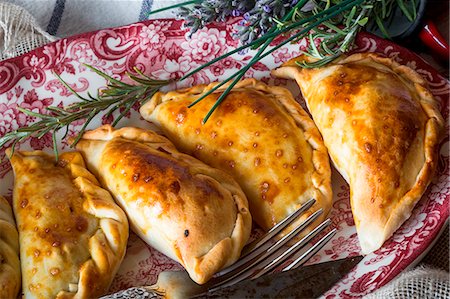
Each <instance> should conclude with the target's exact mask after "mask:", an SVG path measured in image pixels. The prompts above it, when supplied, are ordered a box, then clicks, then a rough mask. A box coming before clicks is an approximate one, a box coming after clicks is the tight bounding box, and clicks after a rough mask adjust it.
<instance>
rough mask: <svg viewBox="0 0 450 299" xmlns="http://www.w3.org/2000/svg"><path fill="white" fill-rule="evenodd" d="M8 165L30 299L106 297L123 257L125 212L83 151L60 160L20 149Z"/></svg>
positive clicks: (24, 273)
mask: <svg viewBox="0 0 450 299" xmlns="http://www.w3.org/2000/svg"><path fill="white" fill-rule="evenodd" d="M6 153H7V155H8V156H9V155H10V154H11V151H10V150H7V152H6ZM10 160H11V164H12V166H13V170H14V174H15V183H14V193H13V209H14V214H15V217H16V221H17V228H18V231H19V242H20V259H21V266H22V286H23V294H24V296H25V298H95V297H99V296H101V295H103V294H105V293H106V292H107V290H108V288H109V285H110V284H111V281H112V279H113V278H114V275H115V273H116V272H117V270H118V268H119V266H120V264H121V262H122V260H123V257H124V255H125V250H126V245H127V240H128V221H127V218H126V215H125V213H124V212H123V211H122V210H121V209H120V207H119V206H117V205H116V203H115V202H114V200H113V198H112V197H111V195H110V194H109V192H108V191H106V190H104V189H102V188H101V187H100V186H99V183H98V181H97V179H96V178H95V177H94V175H93V174H91V173H90V172H89V171H88V170H87V169H86V167H85V164H84V161H83V157H82V156H81V154H80V153H78V152H68V153H63V154H61V155H60V156H59V161H58V162H57V163H55V158H54V157H52V156H49V155H47V154H46V153H44V152H42V151H32V152H19V151H16V152H14V154H13V155H12V156H11V157H10Z"/></svg>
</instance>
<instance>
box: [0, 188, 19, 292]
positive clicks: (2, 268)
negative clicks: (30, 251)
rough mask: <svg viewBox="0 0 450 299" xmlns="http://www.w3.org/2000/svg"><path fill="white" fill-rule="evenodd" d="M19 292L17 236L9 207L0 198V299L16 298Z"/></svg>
mask: <svg viewBox="0 0 450 299" xmlns="http://www.w3.org/2000/svg"><path fill="white" fill-rule="evenodd" d="M19 290H20V261H19V234H18V233H17V229H16V224H15V223H14V218H13V214H12V211H11V207H10V206H9V203H8V202H7V201H6V199H4V198H3V197H1V196H0V298H17V295H18V294H19Z"/></svg>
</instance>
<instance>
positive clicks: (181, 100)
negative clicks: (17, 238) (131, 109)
mask: <svg viewBox="0 0 450 299" xmlns="http://www.w3.org/2000/svg"><path fill="white" fill-rule="evenodd" d="M216 85H217V83H212V84H210V85H199V86H194V87H192V88H188V89H183V90H179V91H172V92H168V93H161V92H159V93H156V94H155V95H154V97H153V98H152V99H151V100H150V101H149V102H148V103H147V104H145V105H144V106H142V108H141V110H140V112H141V115H142V116H143V117H144V119H146V120H148V121H151V122H153V123H155V124H156V125H158V126H159V127H160V128H161V129H162V130H163V132H164V134H166V135H167V137H168V138H169V139H170V140H172V141H173V142H174V143H175V145H176V146H177V147H178V148H179V149H181V150H182V151H183V152H186V153H188V154H192V155H194V156H195V157H197V158H199V159H200V160H202V161H203V162H205V163H207V164H209V165H211V166H213V167H217V168H220V169H223V170H225V171H226V172H228V173H229V174H231V175H232V176H233V177H234V178H235V179H236V181H237V182H238V183H239V184H240V185H241V187H242V189H243V190H244V192H245V193H246V195H247V197H248V199H249V205H250V212H251V213H252V217H253V218H254V220H255V221H256V222H257V223H258V224H259V225H260V226H261V227H262V228H264V229H266V230H267V229H269V228H271V227H272V226H273V225H275V224H276V223H277V222H279V221H281V220H282V219H283V218H285V217H286V216H288V215H289V214H291V213H292V212H294V211H295V210H297V209H298V208H299V207H300V206H301V205H302V204H303V203H305V202H306V201H307V200H309V199H311V198H315V199H316V200H317V202H316V204H315V205H314V206H313V208H311V209H310V211H309V213H312V212H313V211H315V210H317V209H319V208H323V209H324V213H323V214H322V216H321V217H319V218H320V219H318V220H317V221H316V223H319V222H320V221H322V220H323V219H324V218H325V217H326V215H327V213H328V211H329V210H330V207H331V200H332V192H331V171H330V165H329V160H328V154H327V150H326V148H325V146H324V144H323V141H322V138H321V136H320V134H319V131H318V130H317V128H316V126H315V125H314V123H313V121H312V120H311V119H310V118H309V116H308V115H307V114H306V112H305V111H304V110H303V109H302V108H301V106H300V105H299V104H298V103H297V102H296V101H295V100H294V98H293V96H292V94H291V93H290V92H289V90H287V89H285V88H282V87H275V86H268V85H266V84H264V83H262V82H259V81H257V80H255V79H246V80H243V81H241V82H239V83H238V84H237V85H236V86H235V87H234V88H233V90H232V91H231V92H230V93H229V94H228V96H227V98H226V99H225V101H224V102H223V103H222V104H221V105H220V106H219V107H218V109H217V110H216V111H215V112H214V113H213V114H212V116H211V118H210V119H209V120H208V121H207V122H206V124H204V125H202V119H203V117H204V116H205V115H206V113H207V112H208V110H209V109H210V108H211V106H212V105H213V104H214V102H215V101H216V100H217V98H218V97H219V96H220V95H221V93H222V92H223V90H224V89H225V88H226V87H227V85H225V86H223V87H221V88H219V89H218V90H217V91H216V92H214V93H213V94H211V95H209V96H208V97H206V98H205V99H203V100H202V101H201V102H199V103H198V104H196V105H195V106H193V107H191V108H188V107H187V106H188V105H189V104H191V103H192V102H193V101H195V100H196V99H198V98H199V97H200V96H202V95H203V94H204V93H205V92H207V91H208V90H211V89H212V88H214V87H215V86H216ZM309 213H306V214H305V215H304V216H303V217H302V218H301V219H304V218H305V217H306V216H308V215H309ZM301 219H299V221H301ZM311 227H312V226H311Z"/></svg>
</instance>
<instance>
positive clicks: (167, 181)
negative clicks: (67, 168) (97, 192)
mask: <svg viewBox="0 0 450 299" xmlns="http://www.w3.org/2000/svg"><path fill="white" fill-rule="evenodd" d="M77 149H79V150H80V151H81V152H82V153H83V155H84V157H85V158H86V161H87V163H88V167H89V168H90V169H91V170H92V171H93V172H94V173H96V174H97V175H98V177H99V178H100V179H101V181H102V184H103V185H104V186H105V187H107V188H108V189H109V190H110V191H111V193H112V194H113V195H114V197H115V198H116V200H117V202H118V203H119V204H120V205H121V206H122V208H123V209H124V210H125V212H126V213H127V215H128V218H129V220H130V223H131V227H132V228H133V230H134V232H136V233H137V234H138V235H139V236H140V237H141V238H142V239H143V240H145V241H146V242H147V243H148V244H150V245H151V246H153V247H155V248H156V249H158V250H159V251H161V252H162V253H164V254H166V255H167V256H169V257H171V258H172V259H174V260H176V261H178V262H180V263H181V264H182V265H183V266H184V267H185V269H186V270H187V271H188V273H189V275H190V276H191V278H192V279H193V280H194V281H196V282H197V283H199V284H202V283H205V282H206V281H207V280H208V279H210V278H211V277H212V275H214V274H215V273H216V272H218V271H219V270H220V269H221V268H223V267H224V266H227V265H230V264H231V263H233V262H235V261H236V260H237V259H238V258H239V256H240V253H241V250H242V248H243V246H244V245H245V243H246V242H247V240H248V238H249V236H250V231H251V225H252V224H251V216H250V212H249V211H248V203H247V199H246V197H245V195H244V193H243V192H242V190H241V189H240V187H239V185H238V184H237V183H236V182H235V181H234V180H233V179H232V178H231V177H230V176H228V175H227V174H226V173H224V172H222V171H220V170H218V169H214V168H212V167H209V166H207V165H205V164H204V163H202V162H200V161H199V160H197V159H194V158H193V157H190V156H188V155H185V154H182V153H179V152H178V151H177V150H176V149H175V147H174V146H173V145H172V143H170V141H168V140H167V139H166V138H164V137H162V136H160V135H158V134H156V133H154V132H152V131H146V130H142V129H138V128H131V127H130V128H122V129H119V130H114V129H113V128H112V127H111V126H103V127H100V128H98V129H96V130H93V131H89V132H86V133H85V134H84V135H83V137H82V139H81V140H80V141H79V143H78V144H77Z"/></svg>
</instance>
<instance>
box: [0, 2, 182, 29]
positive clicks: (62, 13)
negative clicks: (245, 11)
mask: <svg viewBox="0 0 450 299" xmlns="http://www.w3.org/2000/svg"><path fill="white" fill-rule="evenodd" d="M0 2H10V3H13V4H17V5H19V6H22V7H23V8H25V9H26V10H27V11H28V12H29V13H30V14H31V15H33V17H35V18H36V21H37V23H38V25H39V26H40V27H41V28H43V29H45V30H46V31H47V32H48V33H49V34H51V35H54V36H58V37H67V36H70V35H74V34H78V33H82V32H88V31H93V30H98V29H102V28H109V27H117V26H122V25H126V24H131V23H135V22H138V21H143V20H146V19H147V18H148V17H147V13H148V12H149V11H151V10H154V9H159V8H162V7H165V6H169V5H173V4H176V3H179V2H181V1H177V0H172V1H168V0H3V1H1V0H0ZM171 17H174V14H173V12H162V13H158V14H155V15H154V16H152V18H171Z"/></svg>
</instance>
